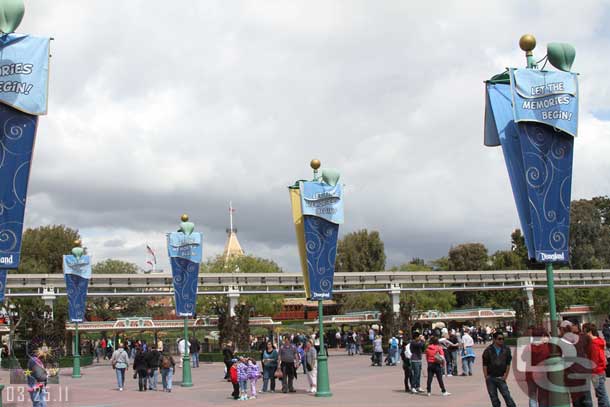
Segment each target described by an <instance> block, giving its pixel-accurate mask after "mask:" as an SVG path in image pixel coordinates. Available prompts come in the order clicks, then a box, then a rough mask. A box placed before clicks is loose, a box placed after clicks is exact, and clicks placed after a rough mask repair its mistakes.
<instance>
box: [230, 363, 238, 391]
mask: <svg viewBox="0 0 610 407" xmlns="http://www.w3.org/2000/svg"><path fill="white" fill-rule="evenodd" d="M231 363H232V365H231V367H230V368H229V377H230V378H231V384H232V385H233V393H231V396H232V397H233V400H237V399H239V382H238V381H237V359H231Z"/></svg>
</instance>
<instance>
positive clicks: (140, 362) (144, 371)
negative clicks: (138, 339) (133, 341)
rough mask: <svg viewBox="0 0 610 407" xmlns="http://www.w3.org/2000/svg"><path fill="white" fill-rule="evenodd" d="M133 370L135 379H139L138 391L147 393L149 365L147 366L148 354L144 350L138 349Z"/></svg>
mask: <svg viewBox="0 0 610 407" xmlns="http://www.w3.org/2000/svg"><path fill="white" fill-rule="evenodd" d="M133 370H134V372H135V373H134V375H133V378H134V379H135V378H136V376H137V378H138V389H139V391H146V385H147V383H146V382H147V381H148V365H147V364H146V354H145V353H144V352H143V351H142V348H138V350H137V351H136V357H135V358H134V359H133Z"/></svg>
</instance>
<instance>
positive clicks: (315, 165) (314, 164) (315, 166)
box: [309, 158, 322, 171]
mask: <svg viewBox="0 0 610 407" xmlns="http://www.w3.org/2000/svg"><path fill="white" fill-rule="evenodd" d="M320 165H322V163H321V162H320V160H318V159H317V158H314V159H313V160H311V162H310V163H309V166H310V167H311V168H313V169H314V171H317V170H318V168H320Z"/></svg>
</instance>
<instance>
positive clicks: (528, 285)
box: [524, 281, 534, 310]
mask: <svg viewBox="0 0 610 407" xmlns="http://www.w3.org/2000/svg"><path fill="white" fill-rule="evenodd" d="M524 290H525V294H526V295H527V305H528V306H529V307H530V309H532V310H533V309H534V283H532V282H531V281H526V282H525V285H524Z"/></svg>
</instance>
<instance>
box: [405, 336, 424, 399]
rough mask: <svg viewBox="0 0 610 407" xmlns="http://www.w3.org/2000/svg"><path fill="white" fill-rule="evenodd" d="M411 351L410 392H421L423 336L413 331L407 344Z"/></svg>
mask: <svg viewBox="0 0 610 407" xmlns="http://www.w3.org/2000/svg"><path fill="white" fill-rule="evenodd" d="M409 350H410V351H411V393H413V394H416V393H418V392H419V393H423V392H424V391H423V390H422V388H421V368H422V366H421V364H422V359H423V353H424V336H423V335H420V334H419V332H417V331H415V337H414V338H413V340H412V341H411V342H410V344H409Z"/></svg>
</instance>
